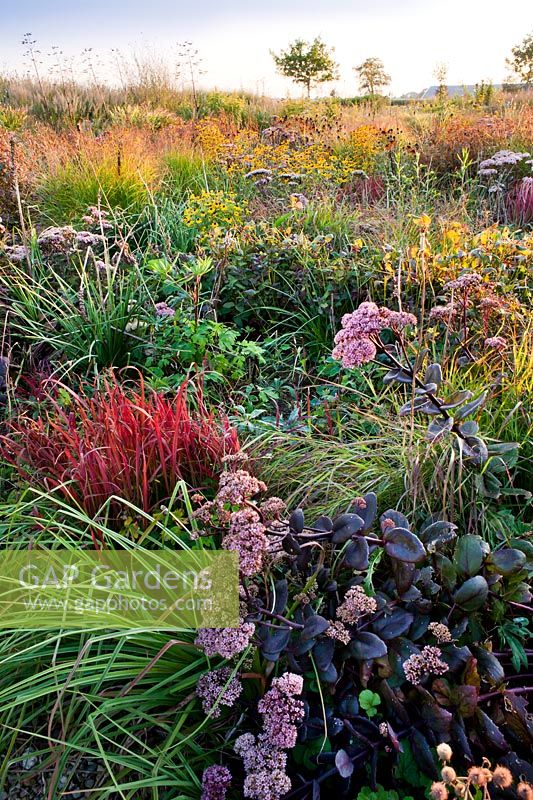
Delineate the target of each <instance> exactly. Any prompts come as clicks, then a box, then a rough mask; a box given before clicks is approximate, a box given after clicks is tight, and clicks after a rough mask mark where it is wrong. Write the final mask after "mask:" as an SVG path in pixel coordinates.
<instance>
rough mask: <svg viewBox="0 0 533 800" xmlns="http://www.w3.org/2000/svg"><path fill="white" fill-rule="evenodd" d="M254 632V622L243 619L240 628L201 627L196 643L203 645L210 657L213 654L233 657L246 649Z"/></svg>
mask: <svg viewBox="0 0 533 800" xmlns="http://www.w3.org/2000/svg"><path fill="white" fill-rule="evenodd" d="M254 633H255V625H254V624H253V622H244V621H243V620H241V622H240V625H239V627H238V628H200V630H199V631H198V636H197V637H196V639H195V640H194V643H195V644H196V645H198V647H201V648H202V649H203V651H204V653H205V654H206V656H209V658H211V657H212V656H222V658H233V656H236V655H237V654H238V653H242V651H243V650H246V648H247V647H248V645H249V644H250V639H251V638H252V636H253V635H254Z"/></svg>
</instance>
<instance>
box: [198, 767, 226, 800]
mask: <svg viewBox="0 0 533 800" xmlns="http://www.w3.org/2000/svg"><path fill="white" fill-rule="evenodd" d="M230 784H231V772H230V771H229V769H228V768H227V767H222V766H220V765H219V764H213V766H211V767H207V769H204V773H203V775H202V794H201V797H200V800H226V792H227V790H228V789H229V786H230Z"/></svg>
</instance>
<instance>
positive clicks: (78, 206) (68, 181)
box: [38, 156, 153, 224]
mask: <svg viewBox="0 0 533 800" xmlns="http://www.w3.org/2000/svg"><path fill="white" fill-rule="evenodd" d="M152 182H153V172H152V170H151V168H150V167H149V166H146V167H140V166H135V167H133V166H129V165H126V166H124V165H121V164H120V162H119V157H118V156H117V159H116V160H114V161H110V160H106V161H103V162H101V163H100V164H94V163H92V162H90V161H88V160H87V159H85V158H84V157H83V156H80V157H79V158H76V159H73V160H72V161H69V162H67V163H66V164H64V165H63V166H59V167H57V168H56V169H55V170H54V171H53V172H51V173H49V174H48V175H46V176H45V177H44V179H43V180H42V182H41V184H40V186H39V189H38V194H39V201H40V208H41V211H42V214H43V215H44V217H45V218H46V219H48V220H50V221H51V222H52V223H54V224H63V223H66V222H72V220H76V219H79V218H80V217H81V216H82V214H84V213H85V211H86V209H87V208H88V207H89V206H96V205H99V204H100V203H101V202H103V203H104V205H106V206H108V207H109V208H112V209H121V210H123V211H126V212H128V214H132V215H134V214H138V213H140V212H141V211H142V209H143V208H144V207H145V206H146V205H148V204H149V203H150V188H149V187H150V185H151V184H152Z"/></svg>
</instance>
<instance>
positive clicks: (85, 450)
mask: <svg viewBox="0 0 533 800" xmlns="http://www.w3.org/2000/svg"><path fill="white" fill-rule="evenodd" d="M0 214H1V219H0V322H1V331H2V349H1V352H0V398H1V404H2V419H1V422H0V543H1V546H2V550H4V551H5V550H14V551H18V552H19V553H21V552H24V553H27V554H29V555H32V554H34V553H43V552H49V551H61V550H64V551H68V552H69V553H70V554H71V556H75V555H76V554H79V553H85V552H86V553H89V552H90V551H97V554H98V555H99V557H102V558H103V557H104V556H105V554H106V553H109V552H110V551H115V550H116V551H131V552H132V553H134V554H135V555H136V557H139V558H141V559H142V558H145V557H146V558H148V557H149V556H150V555H151V554H152V555H153V554H154V553H157V552H159V551H163V554H164V553H165V552H166V553H168V554H169V556H170V555H171V554H172V555H175V554H176V553H180V552H183V553H189V554H190V553H193V554H194V553H198V552H200V551H206V550H207V551H213V550H216V549H222V550H225V551H226V550H230V551H233V552H236V553H237V554H238V556H239V575H238V580H239V602H240V606H239V608H240V610H239V613H238V619H236V620H234V622H233V623H232V625H230V626H229V627H223V628H217V629H215V628H212V626H204V627H202V626H201V625H200V627H201V630H200V631H197V630H194V629H193V627H192V626H189V625H187V624H183V625H182V626H181V627H180V628H179V629H178V628H176V627H173V628H171V627H170V626H165V625H164V624H163V623H161V625H159V626H156V627H155V629H154V627H153V626H150V625H148V624H143V623H142V622H139V623H138V624H136V625H133V626H132V625H130V627H127V626H126V627H122V628H121V627H113V626H112V625H111V624H108V625H106V626H102V625H98V624H95V623H94V620H93V621H92V622H91V620H90V619H89V620H88V621H87V622H86V624H81V625H78V626H76V625H72V624H69V623H68V622H67V623H65V624H63V625H60V624H58V625H57V626H56V627H50V626H49V627H47V628H46V629H44V630H42V629H38V627H39V626H38V623H37V621H36V618H32V617H31V616H26V617H25V618H24V621H23V623H22V624H21V625H20V626H19V627H14V626H12V627H4V626H2V623H1V622H0V628H2V629H1V631H0V798H3V797H6V798H19V797H20V798H22V797H27V798H43V800H44V798H46V800H60V798H86V797H87V798H91V800H93V798H94V800H107V798H109V799H110V800H111V799H112V800H115V798H121V800H199V799H200V798H202V800H224V798H225V797H227V800H237V799H238V798H243V797H246V798H251V800H281V798H287V800H289V798H290V799H291V800H307V799H308V800H311V799H312V800H319V798H323V800H324V798H328V797H330V796H332V795H333V794H335V793H336V795H337V796H338V797H342V798H346V800H398V798H404V799H405V800H409V798H422V797H427V798H429V797H433V798H440V797H447V796H448V795H445V794H442V793H441V794H438V792H439V791H441V792H442V791H448V792H449V793H450V796H455V797H470V798H475V800H478V799H479V800H480V799H481V798H486V797H489V796H490V797H502V798H512V797H527V798H529V797H530V796H531V795H530V794H527V792H528V791H529V792H532V791H533V790H531V788H529V789H528V788H527V786H526V783H527V782H528V781H531V780H532V771H533V770H532V767H531V765H530V763H529V761H530V755H531V746H532V745H533V736H532V731H531V716H530V714H528V710H527V700H528V697H530V696H531V693H532V692H533V688H532V686H531V684H532V683H533V681H532V675H531V671H532V670H531V656H532V654H533V650H532V649H531V644H530V639H529V637H530V629H529V628H528V623H529V619H530V615H531V592H530V578H531V570H532V566H533V562H532V559H533V546H532V543H531V488H532V480H531V479H532V472H531V462H532V455H533V453H532V449H531V432H532V421H531V391H532V388H533V363H532V359H533V355H532V354H533V349H532V343H533V337H532V334H533V321H532V316H531V291H532V283H531V277H532V265H533V104H532V101H531V98H529V97H528V95H527V94H526V93H523V94H520V95H519V96H518V95H498V94H495V95H493V96H491V97H490V98H489V104H488V105H484V104H482V103H480V102H479V101H478V100H476V99H475V98H472V99H462V100H457V101H451V100H449V101H446V100H442V99H441V100H437V101H435V102H433V103H412V104H406V105H401V106H393V105H387V104H381V105H380V106H379V107H376V105H375V104H368V103H355V102H348V101H343V100H340V99H338V98H331V99H328V100H316V101H302V102H295V101H274V100H269V99H267V98H257V97H251V96H246V95H240V94H234V95H223V94H217V93H200V94H199V95H198V96H195V97H191V96H189V95H187V94H186V93H179V92H175V91H170V90H168V91H167V90H165V91H164V90H163V89H162V87H161V86H155V87H154V86H149V85H143V86H141V85H139V86H134V87H130V88H129V89H128V91H127V92H126V91H123V92H119V90H104V89H103V88H98V87H96V88H94V89H92V90H91V89H89V88H87V87H85V88H81V87H76V86H75V85H69V86H65V85H63V86H54V85H45V86H43V85H41V86H40V87H37V86H36V85H35V83H31V82H28V81H15V80H12V81H9V80H7V79H6V80H2V83H1V85H0ZM304 514H305V518H304ZM234 588H235V593H236V591H237V586H235V587H234ZM3 591H4V589H3V588H2V587H0V598H1V599H0V602H1V603H2V609H5V611H6V613H7V611H8V610H9V600H8V599H6V594H5V591H4V593H3V594H2V592H3ZM229 593H230V588H229V587H228V594H229ZM235 599H236V598H235ZM236 602H237V600H236ZM222 605H223V604H222ZM243 737H244V738H243ZM443 745H444V747H443ZM449 748H451V752H452V754H451V755H450V753H449V752H448V750H449ZM487 759H488V761H487ZM498 765H499V771H498V769H497V766H498ZM478 767H479V768H480V769H481V767H484V768H485V769H486V770H488V772H487V771H486V772H485V773H482V774H481V773H480V772H479V770H478ZM443 768H444V772H443V773H442V770H443ZM476 770H477V771H476ZM441 773H442V774H441ZM452 773H453V774H452ZM480 774H481V777H480ZM457 776H459V777H457ZM442 781H444V782H445V783H446V784H447V789H446V787H444V788H442V786H441V782H442ZM435 784H437V788H435ZM511 784H512V785H511ZM518 784H520V786H518ZM487 785H488V786H489V789H487ZM439 786H441V788H440V789H439ZM487 791H488V792H489V794H487ZM517 792H518V794H517ZM520 792H522V794H520Z"/></svg>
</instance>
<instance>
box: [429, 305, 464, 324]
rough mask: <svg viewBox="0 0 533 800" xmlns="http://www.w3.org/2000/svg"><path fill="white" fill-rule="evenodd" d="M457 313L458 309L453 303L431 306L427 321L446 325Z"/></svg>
mask: <svg viewBox="0 0 533 800" xmlns="http://www.w3.org/2000/svg"><path fill="white" fill-rule="evenodd" d="M458 313H459V307H458V306H457V305H456V304H455V303H446V305H444V306H433V308H432V309H431V311H430V312H429V321H430V322H444V323H448V322H450V321H451V320H453V319H455V317H456V316H457V314H458Z"/></svg>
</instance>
